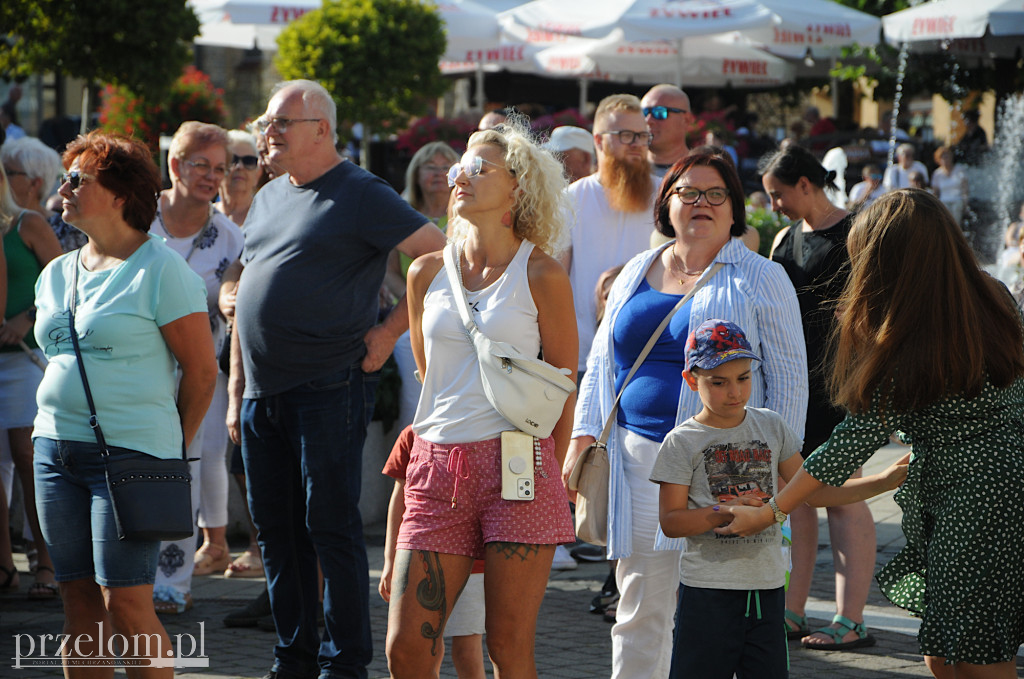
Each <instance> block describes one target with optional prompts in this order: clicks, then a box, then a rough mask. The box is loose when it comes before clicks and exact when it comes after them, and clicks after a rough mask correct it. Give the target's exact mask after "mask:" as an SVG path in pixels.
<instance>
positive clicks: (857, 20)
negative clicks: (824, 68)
mask: <svg viewBox="0 0 1024 679" xmlns="http://www.w3.org/2000/svg"><path fill="white" fill-rule="evenodd" d="M758 2H760V3H761V4H762V5H764V6H765V7H767V8H768V9H769V10H770V11H771V13H772V16H773V22H772V25H771V26H754V27H752V28H745V29H743V30H742V31H739V32H738V34H739V35H740V36H741V37H742V38H743V39H744V40H746V41H748V42H750V43H753V44H755V45H757V46H758V47H761V48H762V49H765V50H768V51H769V52H771V53H772V54H777V55H779V56H782V57H789V58H802V57H805V56H807V50H808V49H810V50H811V52H812V53H813V55H814V56H815V57H819V58H820V57H821V56H827V55H836V54H837V53H838V51H839V49H840V48H843V47H848V46H850V45H852V44H853V43H859V44H861V45H875V44H878V39H879V30H880V28H881V23H882V22H881V20H880V19H879V18H878V17H876V16H873V15H871V14H867V13H865V12H859V11H857V10H855V9H852V8H850V7H846V6H844V5H840V4H839V3H838V2H834V1H833V0H758Z"/></svg>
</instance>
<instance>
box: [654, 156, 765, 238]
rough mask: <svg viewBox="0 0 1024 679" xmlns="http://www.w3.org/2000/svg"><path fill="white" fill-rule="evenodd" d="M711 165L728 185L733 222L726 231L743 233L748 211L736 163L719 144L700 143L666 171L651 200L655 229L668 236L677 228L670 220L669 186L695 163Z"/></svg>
mask: <svg viewBox="0 0 1024 679" xmlns="http://www.w3.org/2000/svg"><path fill="white" fill-rule="evenodd" d="M701 165H703V166H706V167H710V168H713V169H714V170H715V171H717V172H718V174H719V176H721V177H722V181H723V182H725V188H727V189H729V203H730V204H731V205H732V226H731V227H730V228H729V235H731V236H736V237H739V236H742V235H743V234H744V233H745V232H746V230H747V211H746V209H745V208H744V206H743V185H742V184H741V183H740V176H739V175H738V174H737V173H736V166H735V165H734V164H733V162H732V158H730V157H729V155H728V154H727V153H726V152H725V151H723V150H722V149H719V148H718V147H714V146H712V147H707V146H704V147H700V150H699V151H697V152H694V153H690V155H688V156H685V157H683V158H680V159H679V160H678V161H676V164H675V165H673V166H672V168H671V169H670V170H669V171H668V172H666V173H665V178H664V179H663V180H662V182H661V188H660V189H659V190H658V200H657V201H656V202H655V203H654V224H655V226H656V227H657V228H658V232H659V233H661V234H662V235H665V236H668V237H669V238H675V235H676V232H675V229H673V228H672V222H671V221H670V220H669V218H668V204H669V199H670V198H672V188H673V187H674V186H675V185H676V182H678V181H679V178H680V177H682V176H683V175H684V174H686V173H687V172H689V171H690V170H691V169H692V168H694V167H698V166H701Z"/></svg>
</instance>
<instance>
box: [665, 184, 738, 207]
mask: <svg viewBox="0 0 1024 679" xmlns="http://www.w3.org/2000/svg"><path fill="white" fill-rule="evenodd" d="M672 193H674V194H676V197H677V198H679V200H680V201H682V203H683V204H684V205H696V204H697V201H699V200H700V197H701V196H704V200H706V201H707V202H708V205H713V206H718V205H721V204H722V203H724V202H725V201H727V200H729V189H724V188H719V187H715V188H711V189H707V190H704V191H701V190H700V189H696V188H694V187H692V186H677V187H675V188H674V189H672Z"/></svg>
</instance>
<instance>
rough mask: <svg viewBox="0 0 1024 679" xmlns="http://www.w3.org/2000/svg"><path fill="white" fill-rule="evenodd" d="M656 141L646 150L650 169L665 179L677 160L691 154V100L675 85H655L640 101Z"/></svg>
mask: <svg viewBox="0 0 1024 679" xmlns="http://www.w3.org/2000/svg"><path fill="white" fill-rule="evenodd" d="M640 106H641V107H642V108H641V110H642V112H643V114H644V119H645V120H646V121H647V126H648V127H649V128H650V130H651V133H652V134H654V139H653V140H652V141H651V146H650V148H649V149H648V150H647V158H648V160H650V161H651V170H652V171H653V172H654V174H655V175H657V176H658V177H664V176H665V173H666V172H668V169H669V168H670V167H672V165H674V164H675V162H676V161H677V160H679V159H680V158H682V157H683V156H685V155H686V154H688V153H689V152H690V149H689V148H688V147H687V145H686V135H687V133H688V132H689V131H690V127H691V126H692V125H693V113H692V111H691V110H690V98H689V97H688V96H686V92H683V91H682V90H681V89H679V88H678V87H676V86H675V85H655V86H654V87H652V88H651V89H650V90H648V91H647V94H645V95H644V97H643V99H641V100H640Z"/></svg>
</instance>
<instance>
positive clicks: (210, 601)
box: [0, 446, 1024, 679]
mask: <svg viewBox="0 0 1024 679" xmlns="http://www.w3.org/2000/svg"><path fill="white" fill-rule="evenodd" d="M902 452H903V449H901V448H899V447H897V446H888V447H886V448H884V449H883V450H882V451H880V452H879V453H878V454H876V455H875V456H874V458H872V460H871V462H869V465H868V472H869V473H871V471H873V470H877V469H881V468H884V467H885V466H886V465H888V464H890V463H891V461H892V460H895V459H896V458H898V457H899V456H900V455H901V454H902ZM870 504H871V507H872V512H873V514H874V517H875V520H876V522H877V526H878V554H877V563H878V564H879V565H881V564H884V563H885V562H886V561H888V560H889V558H891V557H892V555H893V554H895V553H896V551H898V550H899V548H900V546H901V545H902V544H903V536H902V533H901V531H900V527H899V520H900V510H899V508H898V507H897V506H896V504H895V503H894V502H893V500H892V494H891V493H889V494H886V495H884V496H881V497H878V498H875V499H873V500H872V501H871V503H870ZM820 516H821V530H820V532H819V552H818V555H819V558H818V564H817V570H816V576H815V580H814V587H813V589H812V593H811V594H812V596H811V600H810V601H809V602H808V613H809V615H810V618H811V622H812V625H814V624H818V625H823V624H825V623H826V622H828V621H829V620H830V619H831V616H832V614H833V612H834V610H833V608H832V604H831V603H830V602H831V601H832V600H833V594H834V592H833V584H832V583H833V579H832V569H831V550H830V548H829V543H828V525H827V522H825V521H824V511H822V512H820ZM368 542H369V543H370V545H369V556H370V565H371V574H370V581H371V585H372V586H373V587H374V591H373V592H372V593H371V597H370V601H371V611H370V614H371V621H372V626H373V639H374V644H375V652H374V661H373V663H372V664H371V665H370V668H369V676H370V677H371V679H376V678H383V677H387V676H388V671H387V662H386V660H385V658H384V635H385V631H386V626H387V606H386V604H385V603H384V602H383V601H382V600H381V599H380V597H379V596H378V595H377V593H376V589H375V588H376V582H377V579H378V578H379V576H380V567H381V565H382V563H383V542H384V540H383V532H382V527H380V526H376V527H370V528H368ZM17 557H18V559H17V565H18V567H19V570H20V571H21V572H22V573H21V582H22V586H21V591H20V592H17V593H10V594H4V595H0V667H2V669H0V677H12V678H13V677H18V678H19V679H20V678H25V679H34V678H35V677H53V676H60V670H59V669H57V668H53V667H47V668H40V667H30V668H23V669H12V667H13V664H14V660H13V658H14V657H15V653H16V651H17V649H16V635H19V634H21V635H31V637H33V638H34V639H38V638H39V635H43V634H53V635H56V634H59V633H60V632H61V626H62V621H63V613H62V608H61V604H60V602H59V601H46V602H39V601H28V600H27V599H26V598H25V592H26V591H27V589H28V585H29V583H30V582H31V580H32V578H31V576H29V575H28V574H27V573H26V570H27V562H26V561H25V559H24V556H23V555H17ZM607 572H608V566H607V565H606V564H604V563H588V564H580V566H579V568H578V569H576V570H573V571H561V572H554V573H552V576H551V579H550V581H549V584H548V590H547V595H546V597H545V599H544V603H543V606H542V607H541V612H540V619H539V623H538V631H537V644H536V658H537V667H538V673H539V675H540V676H541V677H545V678H558V679H589V678H592V677H593V678H600V677H607V676H609V674H610V668H611V646H610V642H609V628H610V625H609V624H607V623H605V622H604V621H603V620H602V618H601V616H598V615H591V614H590V613H588V611H587V607H588V603H589V601H590V599H591V598H592V597H593V595H594V593H595V592H597V591H598V590H599V589H600V587H601V584H602V582H603V581H604V578H605V576H606V575H607ZM262 588H263V580H262V579H260V580H252V579H246V580H239V579H228V578H223V577H221V576H207V577H201V578H196V579H195V581H194V583H193V597H194V599H195V608H194V609H193V610H191V611H189V612H187V613H185V614H183V615H180V616H166V617H164V618H163V620H164V624H165V626H166V627H167V631H168V633H169V634H170V635H171V637H172V639H173V638H174V635H177V634H181V635H188V634H190V635H193V637H196V638H197V639H199V638H200V636H201V638H202V643H203V646H202V648H201V649H200V652H202V653H205V656H206V657H208V659H209V667H208V668H183V669H179V670H178V676H181V677H196V678H199V677H202V678H204V679H222V678H223V679H233V678H235V677H244V678H250V677H253V678H255V677H262V676H263V675H264V674H265V673H266V671H267V670H268V669H269V668H270V665H271V662H272V658H273V645H274V635H273V633H271V632H263V631H260V630H258V629H254V628H253V629H237V628H235V629H230V628H226V627H224V626H223V625H222V624H221V619H222V618H223V617H224V616H225V615H226V614H227V613H229V612H231V611H232V610H234V609H236V608H239V607H241V606H243V605H245V603H247V602H248V601H249V600H250V599H252V598H254V597H256V596H257V595H258V594H259V593H260V591H261V590H262ZM865 618H866V620H867V623H868V626H869V628H870V629H871V633H872V634H873V635H874V636H875V637H876V638H877V640H878V642H877V644H876V645H875V646H874V647H871V648H866V649H860V650H858V651H854V652H838V651H808V650H806V649H803V648H801V647H800V645H799V642H791V643H790V654H791V656H790V658H791V672H790V676H791V677H792V678H793V679H818V678H820V677H829V679H872V678H876V677H877V678H880V679H881V678H883V677H884V678H896V677H928V676H931V675H930V674H929V673H928V671H927V669H926V668H925V666H924V662H923V661H922V659H921V656H920V655H919V654H918V652H917V641H916V638H915V633H916V629H917V624H916V620H915V619H913V618H911V617H909V616H907V615H906V614H905V613H904V612H902V611H901V610H900V609H897V608H895V607H893V606H891V605H890V604H888V603H887V602H886V601H885V600H884V598H883V597H882V595H881V593H880V592H879V591H878V588H877V586H875V587H873V588H872V593H871V597H870V600H869V605H868V609H867V611H866V614H865ZM200 633H201V634H200ZM25 639H26V638H25V637H22V639H21V641H22V643H23V651H24V649H25V644H27V641H26V640H25ZM183 639H185V640H186V642H187V637H183ZM182 653H183V654H187V653H188V648H187V647H186V648H184V650H182ZM1017 667H1018V676H1024V659H1022V658H1021V656H1019V655H1018V661H1017ZM122 672H123V670H119V671H118V674H121V673H122ZM488 672H490V666H489V665H488ZM441 676H442V677H445V678H453V677H455V676H456V675H455V673H454V671H453V670H452V667H451V663H450V662H448V661H447V660H446V661H445V663H444V666H443V668H442V673H441Z"/></svg>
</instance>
